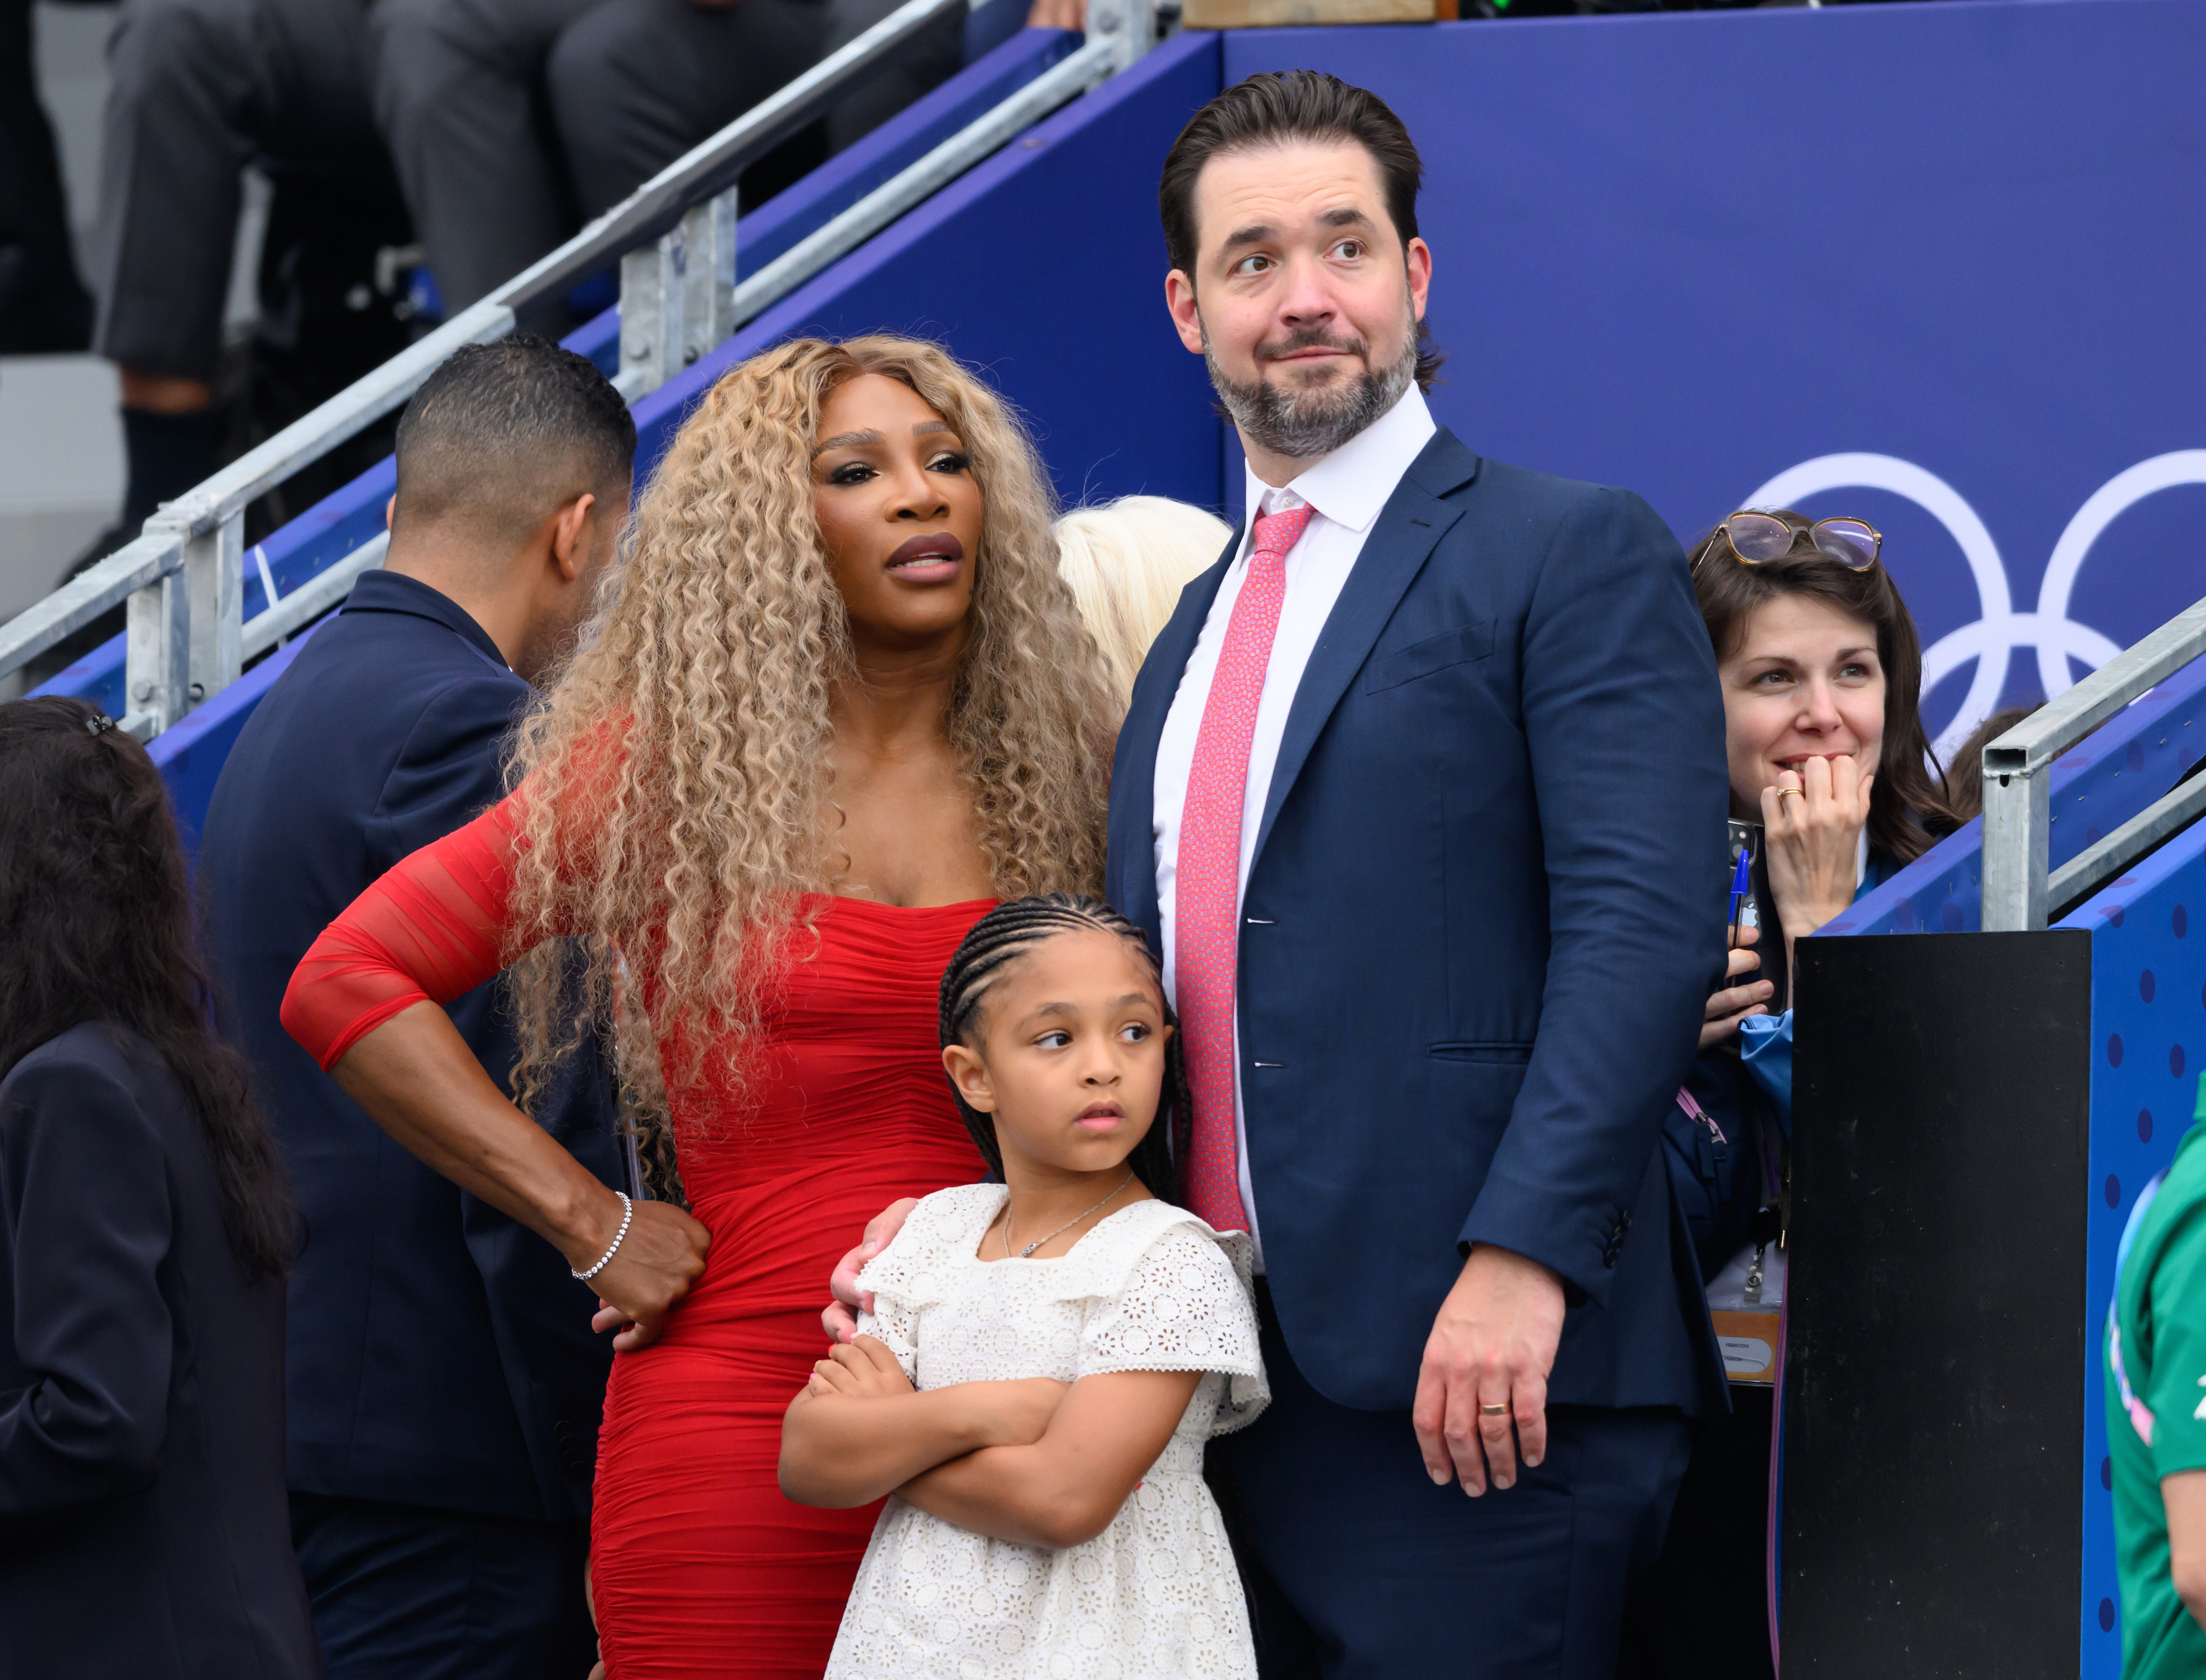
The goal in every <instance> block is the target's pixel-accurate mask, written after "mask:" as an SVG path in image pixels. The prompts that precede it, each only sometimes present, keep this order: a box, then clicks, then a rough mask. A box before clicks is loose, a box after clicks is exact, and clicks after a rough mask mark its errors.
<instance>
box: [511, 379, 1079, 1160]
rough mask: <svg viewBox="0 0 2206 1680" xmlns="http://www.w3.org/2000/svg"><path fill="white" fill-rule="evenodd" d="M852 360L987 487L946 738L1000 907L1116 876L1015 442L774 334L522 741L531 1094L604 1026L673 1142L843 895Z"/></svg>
mask: <svg viewBox="0 0 2206 1680" xmlns="http://www.w3.org/2000/svg"><path fill="white" fill-rule="evenodd" d="M862 373H879V374H885V375H887V376H888V377H889V378H894V379H899V380H901V381H903V383H904V384H907V385H909V387H910V388H911V389H912V390H914V391H915V392H916V393H918V395H919V396H921V398H922V399H923V400H924V401H925V402H927V404H928V406H929V407H931V408H933V409H934V410H935V412H936V413H938V414H940V415H941V416H942V417H943V419H945V420H947V421H948V422H949V423H950V424H951V426H952V427H954V428H955V430H956V432H957V436H958V437H959V438H961V439H962V440H963V443H964V445H965V447H966V448H967V450H969V451H970V453H971V456H972V462H973V471H974V474H975V479H976V480H977V481H978V483H979V485H980V487H981V493H982V496H983V497H984V498H985V502H986V511H985V513H984V515H983V518H982V523H981V543H980V549H979V552H978V554H977V556H976V557H975V569H974V590H973V605H972V634H971V635H970V638H969V641H968V643H967V646H966V651H965V654H964V658H963V666H962V669H961V670H960V672H959V675H958V679H957V685H956V688H955V690H954V692H953V694H952V697H951V707H950V713H949V718H948V721H947V729H948V733H949V737H950V742H951V745H952V746H953V747H954V748H956V750H957V755H958V760H959V762H960V763H961V765H962V766H963V770H964V773H965V777H966V779H967V781H968V783H969V785H970V787H971V789H972V795H973V803H974V808H975V813H976V816H977V819H978V829H979V834H980V839H981V845H982V847H983V848H984V849H985V850H986V852H987V858H988V861H989V865H990V867H991V870H992V872H993V879H994V886H995V891H997V893H998V894H999V896H1000V897H1005V898H1012V897H1020V896H1022V895H1023V894H1027V893H1034V892H1048V891H1075V892H1094V891H1097V890H1098V887H1099V885H1100V882H1101V879H1102V874H1103V853H1104V819H1105V813H1106V805H1107V801H1108V797H1109V783H1110V764H1111V748H1112V740H1113V736H1114V735H1115V731H1116V729H1117V725H1118V717H1117V716H1116V714H1115V712H1114V710H1113V706H1112V699H1111V689H1110V685H1109V682H1108V679H1107V677H1106V674H1105V670H1104V664H1103V659H1102V656H1101V654H1100V652H1098V650H1097V648H1096V646H1095V643H1094V640H1093V639H1092V638H1091V637H1090V636H1089V634H1088V632H1087V630H1086V629H1083V628H1082V623H1081V619H1080V616H1079V612H1078V610H1077V609H1076V606H1075V605H1074V602H1073V598H1072V594H1071V592H1070V590H1069V589H1068V588H1067V587H1065V585H1064V582H1063V581H1060V579H1059V578H1058V571H1057V549H1056V544H1055V542H1054V540H1053V539H1052V533H1051V529H1050V517H1051V515H1052V512H1053V508H1052V497H1051V494H1050V491H1049V489H1048V480H1046V477H1045V476H1044V475H1043V473H1042V470H1041V467H1040V462H1038V461H1037V459H1036V457H1035V455H1034V448H1033V445H1032V444H1031V443H1029V442H1028V438H1027V435H1026V432H1025V431H1024V430H1023V428H1022V426H1020V424H1019V423H1018V421H1017V419H1016V418H1015V417H1014V416H1013V415H1012V414H1011V412H1010V411H1009V410H1008V409H1007V408H1006V407H1005V404H1004V403H1003V402H1001V401H1000V400H999V398H998V397H997V396H995V394H994V393H993V392H992V391H991V390H988V388H987V386H986V385H984V384H982V383H981V381H980V380H979V379H978V378H975V376H974V375H973V374H972V373H970V372H968V371H967V370H966V369H965V368H964V367H963V366H960V365H959V364H958V363H957V361H956V360H953V359H952V358H951V356H950V355H949V354H946V353H945V352H944V351H943V350H942V349H939V348H938V347H936V346H935V345H933V344H929V343H923V342H920V341H917V340H913V339H907V338H892V337H864V338H853V339H850V340H849V341H848V342H846V343H841V344H833V343H826V342H824V341H821V340H820V339H812V338H802V339H796V340H794V341H792V342H790V343H785V344H782V345H780V346H778V347H777V348H776V349H772V350H768V351H766V352H764V353H763V354H760V355H756V356H754V357H752V358H751V359H750V360H748V361H746V362H744V363H742V365H741V366H737V367H735V368H733V369H731V370H730V371H729V372H728V373H726V374H725V375H724V377H723V378H721V379H720V380H719V382H718V384H715V385H714V386H713V387H712V390H710V391H709V392H708V393H707V395H706V396H705V398H704V400H703V402H701V404H700V405H699V407H698V408H697V410H696V412H695V414H692V415H691V416H690V417H689V420H687V421H686V422H684V424H683V426H682V429H681V431H680V432H678V433H677V434H676V437H675V438H674V441H673V443H672V444H671V446H670V447H669V449H668V450H667V453H666V456H665V459H664V460H663V461H662V462H661V463H660V465H659V469H658V471H657V473H656V474H654V475H653V479H652V480H651V483H650V485H649V486H648V487H647V489H646V490H645V491H644V493H643V495H642V497H641V500H640V501H639V503H638V504H637V507H636V512H635V521H634V522H633V525H632V527H631V528H630V529H629V532H628V533H627V536H626V539H625V543H624V549H623V555H622V557H621V558H620V560H619V562H618V563H617V565H616V567H615V569H614V571H613V573H612V575H611V578H610V579H609V580H608V582H607V584H606V587H605V595H604V597H603V599H601V601H600V603H599V606H598V608H597V611H595V612H594V613H593V616H592V618H591V621H590V623H589V624H588V626H587V628H586V629H585V631H584V634H583V636H582V638H581V644H580V646H579V648H578V650H577V652H576V653H575V657H574V658H573V659H572V661H571V662H570V663H569V665H568V667H567V669H566V670H565V671H564V672H563V674H562V676H560V678H559V680H558V682H557V684H556V686H555V687H553V688H552V689H551V692H550V693H549V694H547V695H546V697H545V698H544V699H543V700H541V701H540V703H539V704H538V706H536V708H535V709H534V711H533V712H531V713H530V715H529V716H528V718H527V719H526V720H525V721H524V722H523V724H522V727H521V729H520V730H519V732H518V734H517V736H516V741H515V744H514V747H513V748H512V751H511V754H510V772H511V774H512V776H513V777H514V781H515V783H516V784H517V785H519V786H520V787H521V788H522V799H521V800H520V801H518V805H519V821H520V824H521V829H520V834H519V837H518V838H519V842H520V843H519V846H518V848H517V849H516V858H515V866H514V867H515V879H514V891H513V897H512V901H511V903H512V907H513V912H514V914H513V916H512V919H511V920H510V924H509V926H510V939H511V941H512V944H513V946H514V947H516V948H517V947H520V946H522V945H532V944H533V945H534V947H535V949H534V950H533V951H532V952H531V953H530V955H529V956H528V957H526V958H523V959H522V962H520V963H519V964H518V965H517V967H516V969H515V972H514V974H513V975H512V985H513V996H514V1000H515V1003H516V1013H517V1014H518V1016H519V1024H520V1028H521V1060H520V1063H519V1064H518V1066H517V1067H516V1069H515V1080H514V1082H515V1087H516V1093H517V1094H518V1096H519V1098H520V1099H521V1101H522V1105H523V1106H524V1107H526V1106H529V1105H531V1104H532V1103H533V1102H534V1100H535V1099H537V1098H538V1097H540V1095H541V1094H542V1093H543V1092H544V1091H545V1090H546V1088H547V1085H548V1081H549V1079H550V1076H551V1070H552V1069H553V1068H554V1066H555V1065H556V1064H557V1062H558V1061H559V1060H560V1059H561V1057H563V1053H564V1052H565V1051H567V1050H568V1049H570V1048H571V1047H572V1046H573V1043H574V1042H575V1040H576V1039H578V1038H579V1036H580V1034H581V1031H584V1030H588V1029H589V1028H590V1027H591V1026H592V1025H593V1024H594V1025H595V1026H596V1028H598V1029H599V1030H601V1031H605V1032H607V1033H608V1034H610V1036H611V1040H612V1044H613V1047H614V1050H615V1052H616V1057H617V1065H618V1067H619V1069H620V1070H621V1073H622V1075H623V1086H624V1087H625V1092H626V1094H627V1095H628V1097H629V1100H630V1102H631V1104H632V1105H635V1106H636V1107H638V1108H639V1109H640V1110H641V1117H642V1118H643V1119H644V1120H645V1122H646V1123H647V1124H646V1129H647V1131H650V1132H653V1133H655V1134H657V1135H658V1138H657V1141H659V1142H662V1143H663V1142H664V1141H665V1128H664V1124H663V1123H664V1121H665V1093H666V1089H667V1087H670V1086H671V1087H675V1088H676V1089H677V1090H678V1089H680V1088H681V1087H683V1086H685V1085H687V1084H689V1082H690V1081H695V1080H697V1079H698V1078H699V1077H700V1076H701V1074H703V1073H704V1072H706V1071H707V1069H708V1067H709V1068H710V1069H712V1070H713V1071H715V1072H716V1073H718V1075H719V1076H720V1077H722V1078H723V1079H724V1081H727V1083H728V1084H729V1086H730V1087H731V1088H735V1089H740V1088H741V1087H742V1082H743V1060H744V1057H743V1051H744V1046H745V1043H746V1041H747V1040H748V1035H749V1034H750V1033H751V1032H752V1031H753V1030H754V1028H755V1025H756V1020H757V1012H758V1006H759V1002H760V987H761V986H762V985H764V984H765V983H766V980H767V979H768V977H769V976H770V975H771V974H772V972H773V969H774V966H775V964H776V963H777V962H778V961H780V960H782V959H783V957H784V955H785V954H786V953H787V952H788V951H789V950H794V949H796V948H797V947H798V946H800V945H801V944H802V942H801V941H799V942H792V941H790V939H789V938H787V937H786V935H787V933H788V932H789V930H790V929H791V928H792V927H794V926H796V924H797V923H798V921H799V920H800V917H801V905H800V900H801V899H802V896H803V895H805V894H808V893H819V892H826V891H832V888H833V886H834V885H835V876H836V872H837V868H838V864H839V863H840V861H841V855H840V854H839V853H838V852H837V851H836V850H835V849H834V848H833V846H832V843H830V841H829V838H828V835H829V831H830V829H831V828H832V825H833V824H834V823H835V821H836V820H837V819H838V813H837V812H836V811H835V810H834V808H833V807H832V803H831V801H830V797H829V784H830V766H831V765H832V758H833V753H834V729H833V726H832V724H831V722H830V719H829V712H828V701H829V696H830V694H831V691H832V689H833V688H834V686H835V684H836V683H837V682H838V681H842V680H844V679H846V678H849V677H850V676H853V675H854V674H855V668H854V666H853V664H852V663H851V649H850V629H849V620H848V615H847V613H846V611H845V609H844V605H843V600H842V597H841V595H840V594H839V593H838V592H837V590H836V587H835V584H834V581H833V579H832V575H831V574H830V572H829V570H828V563H827V557H826V552H825V551H824V549H823V547H822V544H821V540H820V528H819V523H818V521H817V519H816V518H815V516H814V511H813V488H812V475H811V458H812V452H813V446H814V440H815V438H817V436H818V433H819V426H820V408H821V407H822V405H823V404H824V403H825V402H826V398H827V396H828V394H829V393H830V392H831V391H832V390H834V389H835V388H836V387H837V386H838V385H839V384H842V383H843V382H844V381H845V380H847V379H850V378H855V377H856V376H857V375H859V374H862ZM560 936H575V937H576V938H577V939H578V941H579V944H580V945H581V954H580V957H579V960H578V959H577V956H576V955H575V948H574V945H573V944H569V943H567V942H566V941H565V940H563V939H562V938H561V937H560ZM578 982H579V985H580V987H581V1000H580V1001H581V1008H580V1010H576V1009H575V986H576V985H577V983H578ZM577 1020H579V1021H580V1022H582V1023H583V1025H582V1026H581V1027H580V1028H572V1029H569V1030H563V1029H562V1028H561V1026H560V1023H561V1022H575V1021H577ZM662 1047H663V1048H664V1049H665V1051H666V1052H667V1053H666V1054H665V1056H662V1055H661V1053H660V1052H661V1050H662ZM652 1122H658V1123H659V1124H657V1125H653V1124H652Z"/></svg>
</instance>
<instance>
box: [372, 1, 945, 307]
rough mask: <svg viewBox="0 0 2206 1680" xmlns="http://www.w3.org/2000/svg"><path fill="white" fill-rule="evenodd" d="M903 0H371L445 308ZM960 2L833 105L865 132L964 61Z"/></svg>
mask: <svg viewBox="0 0 2206 1680" xmlns="http://www.w3.org/2000/svg"><path fill="white" fill-rule="evenodd" d="M896 3H897V0H734V3H732V4H725V5H715V6H708V5H701V4H698V3H695V0H375V4H374V5H373V9H371V10H370V11H369V13H368V15H367V30H368V33H369V36H370V38H371V40H372V43H373V46H372V57H373V63H374V67H375V69H374V103H375V115H376V120H377V122H379V124H380V126H381V128H382V131H383V134H384V136H385V139H386V140H388V142H389V144H390V147H391V156H392V158H394V159H395V160H396V164H397V167H398V172H399V177H400V179H401V181H402V182H403V183H404V186H405V189H406V199H407V203H408V206H410V208H411V209H412V211H413V215H414V226H415V229H416V230H417V231H418V232H419V233H420V237H421V240H422V242H423V243H424V244H425V245H426V247H427V248H428V257H429V268H430V271H431V272H432V273H433V274H434V275H435V276H436V277H437V283H438V288H439V289H440V290H441V291H442V292H443V294H444V306H445V307H446V309H447V310H448V311H449V310H452V309H457V308H460V307H463V306H464V305H466V304H468V303H471V302H473V301H474V300H475V299H477V298H479V297H480V296H482V295H483V294H484V293H486V292H487V291H489V290H491V289H492V288H493V287H495V286H497V285H498V284H499V283H502V282H504V281H505V280H506V279H508V278H510V277H512V276H513V275H515V274H516V273H518V272H519V271H521V270H522V269H523V268H525V267H526V266H528V264H530V263H531V262H534V260H535V259H537V258H538V257H540V256H541V255H543V254H544V253H545V252H546V251H548V250H550V249H551V247H553V246H555V245H557V243H558V242H559V241H561V240H563V239H564V238H565V237H567V236H568V235H569V234H571V233H572V232H574V231H575V229H576V228H577V227H579V226H580V225H581V223H582V222H583V221H584V220H586V219H587V218H588V217H592V216H595V215H597V214H599V212H600V211H605V210H606V209H608V208H610V207H611V206H613V205H614V204H617V203H618V202H619V201H620V200H622V199H623V198H624V197H626V196H627V195H628V194H629V193H630V192H632V191H633V190H635V188H637V187H638V186H640V185H641V184H642V183H643V182H645V181H647V180H648V179H649V178H650V177H651V176H653V175H655V174H657V173H658V172H659V170H661V169H664V168H665V166H666V165H667V164H670V163H671V162H673V161H674V159H676V158H678V157H680V156H681V155H682V154H683V152H687V151H688V150H689V148H690V147H692V146H695V145H696V144H698V142H700V141H701V140H705V139H707V138H708V137H709V136H710V135H711V134H713V132H714V131H716V130H717V129H719V128H723V127H724V126H725V125H726V124H728V123H729V122H733V121H734V120H735V119H736V117H737V116H741V115H742V113H743V112H744V111H746V110H749V109H750V107H751V106H753V105H754V104H757V103H758V102H759V101H760V99H763V98H766V96H767V95H769V94H771V93H772V92H774V91H775V90H776V89H777V88H778V87H780V86H782V85H783V84H784V83H785V82H787V81H789V80H790V79H791V78H793V77H795V76H796V75H798V74H802V72H803V71H804V70H805V69H808V68H809V67H810V66H812V65H813V64H814V63H818V62H819V61H820V58H821V57H824V56H825V55H826V53H828V52H830V51H833V50H834V48H835V47H837V46H838V45H842V44H843V43H844V41H847V40H849V39H852V38H854V37H855V36H856V35H857V34H859V33H861V32H862V31H863V30H864V29H866V28H867V27H869V26H871V25H872V24H873V23H874V22H876V21H879V19H880V18H882V17H884V16H885V15H887V14H888V13H889V12H890V11H891V10H892V9H894V8H895V5H896ZM958 24H959V20H957V19H956V18H954V17H953V18H951V20H949V21H947V22H946V23H945V25H943V26H941V27H937V28H936V29H934V30H933V31H932V32H930V33H929V34H928V35H927V36H926V37H923V38H922V39H921V40H920V41H918V42H915V43H914V44H912V45H911V46H909V47H908V48H907V49H906V51H905V52H904V54H903V56H902V57H901V59H900V61H899V62H898V63H897V64H896V65H894V66H892V67H891V69H890V70H889V71H888V72H887V73H885V74H883V75H882V76H880V77H879V78H877V79H876V80H874V81H873V83H872V84H871V85H869V86H865V87H863V88H861V89H858V90H856V92H854V94H853V95H852V96H851V97H850V98H849V99H848V100H846V101H845V102H844V104H843V105H842V106H841V107H840V108H838V110H836V112H835V113H834V115H833V117H832V122H831V125H830V128H831V135H830V139H831V143H832V144H834V145H837V146H840V145H844V144H847V143H848V142H849V141H850V140H853V139H856V137H857V135H858V134H862V133H864V132H865V130H866V129H867V128H871V127H873V124H875V123H877V122H880V121H882V120H883V119H885V117H887V116H890V115H891V114H893V113H894V112H895V111H897V110H901V109H902V108H903V106H904V105H906V104H909V103H910V101H911V100H912V99H914V98H917V97H918V95H919V94H920V93H921V92H925V91H926V90H927V88H929V87H932V86H935V85H936V84H937V83H939V82H940V81H941V80H944V79H945V78H946V77H947V76H949V75H950V74H952V73H953V72H954V71H955V70H956V69H957V63H958V57H957V52H958V36H959V30H958Z"/></svg>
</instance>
